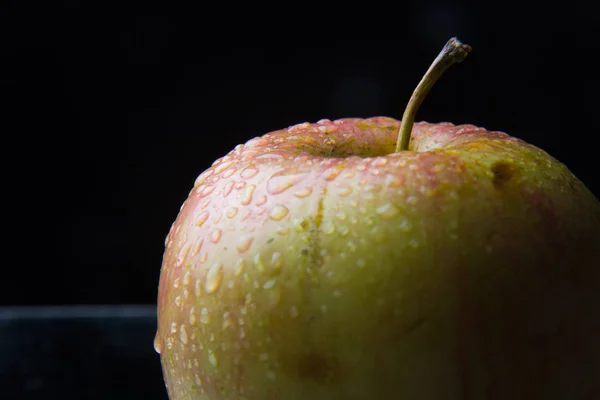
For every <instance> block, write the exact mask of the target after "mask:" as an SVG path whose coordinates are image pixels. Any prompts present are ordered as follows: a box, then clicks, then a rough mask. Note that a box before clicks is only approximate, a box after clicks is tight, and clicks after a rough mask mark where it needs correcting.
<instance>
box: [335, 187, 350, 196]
mask: <svg viewBox="0 0 600 400" xmlns="http://www.w3.org/2000/svg"><path fill="white" fill-rule="evenodd" d="M351 193H352V188H351V187H350V186H344V187H342V188H341V189H340V191H339V193H338V194H339V195H340V196H341V197H346V196H349V195H350V194H351Z"/></svg>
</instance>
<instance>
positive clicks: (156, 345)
mask: <svg viewBox="0 0 600 400" xmlns="http://www.w3.org/2000/svg"><path fill="white" fill-rule="evenodd" d="M154 351H156V352H157V353H158V354H160V352H161V351H162V342H161V340H160V336H158V332H156V335H154Z"/></svg>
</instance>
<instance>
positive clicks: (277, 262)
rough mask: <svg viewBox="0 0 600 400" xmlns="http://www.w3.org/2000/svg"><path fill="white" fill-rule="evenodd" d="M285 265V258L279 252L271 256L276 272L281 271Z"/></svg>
mask: <svg viewBox="0 0 600 400" xmlns="http://www.w3.org/2000/svg"><path fill="white" fill-rule="evenodd" d="M282 265H283V258H282V256H281V253H279V252H278V251H276V252H274V253H273V254H272V255H271V266H272V267H273V268H274V269H275V270H276V271H278V270H280V269H281V267H282Z"/></svg>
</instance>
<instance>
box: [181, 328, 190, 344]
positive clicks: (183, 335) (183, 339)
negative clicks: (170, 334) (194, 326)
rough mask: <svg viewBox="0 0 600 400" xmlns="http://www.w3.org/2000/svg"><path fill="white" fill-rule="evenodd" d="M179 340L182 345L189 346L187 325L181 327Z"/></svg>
mask: <svg viewBox="0 0 600 400" xmlns="http://www.w3.org/2000/svg"><path fill="white" fill-rule="evenodd" d="M179 340H181V343H183V344H188V335H187V328H186V327H185V325H181V326H180V327H179Z"/></svg>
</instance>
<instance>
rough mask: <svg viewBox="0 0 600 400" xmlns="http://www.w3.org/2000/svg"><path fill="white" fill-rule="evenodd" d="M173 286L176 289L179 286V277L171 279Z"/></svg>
mask: <svg viewBox="0 0 600 400" xmlns="http://www.w3.org/2000/svg"><path fill="white" fill-rule="evenodd" d="M173 287H174V288H175V289H177V288H178V287H179V278H175V280H174V281H173Z"/></svg>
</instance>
